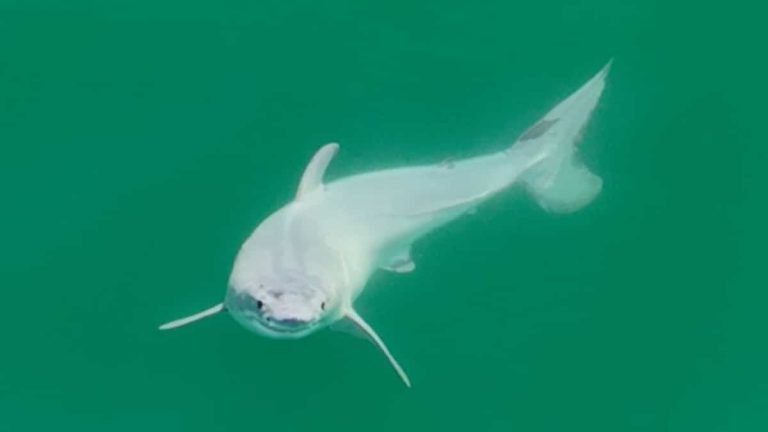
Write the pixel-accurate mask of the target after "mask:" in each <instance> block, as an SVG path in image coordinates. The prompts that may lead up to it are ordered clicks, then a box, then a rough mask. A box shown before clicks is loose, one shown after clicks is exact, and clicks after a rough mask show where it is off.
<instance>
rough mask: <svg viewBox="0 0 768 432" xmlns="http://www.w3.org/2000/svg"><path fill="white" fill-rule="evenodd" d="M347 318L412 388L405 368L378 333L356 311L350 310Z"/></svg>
mask: <svg viewBox="0 0 768 432" xmlns="http://www.w3.org/2000/svg"><path fill="white" fill-rule="evenodd" d="M345 316H346V317H347V318H349V320H350V321H352V322H353V323H354V324H355V325H356V326H357V327H358V328H359V329H360V330H362V331H363V332H364V333H365V334H366V335H368V337H369V338H370V339H371V341H372V342H373V343H374V344H376V346H378V347H379V349H380V350H381V352H383V353H384V355H385V356H386V357H387V360H389V364H391V365H392V367H393V368H395V371H396V372H397V374H398V375H400V379H402V380H403V383H405V385H406V387H409V388H410V387H411V380H409V379H408V375H406V374H405V371H404V370H403V368H402V367H400V364H399V363H398V362H397V360H395V357H394V356H392V354H391V353H390V352H389V349H387V346H386V345H385V344H384V341H383V340H381V338H380V337H379V335H378V334H376V331H375V330H374V329H373V327H371V326H370V325H368V323H367V322H365V320H364V319H363V318H362V317H361V316H360V315H358V314H357V312H355V310H354V309H349V310H348V311H347V313H346V314H345Z"/></svg>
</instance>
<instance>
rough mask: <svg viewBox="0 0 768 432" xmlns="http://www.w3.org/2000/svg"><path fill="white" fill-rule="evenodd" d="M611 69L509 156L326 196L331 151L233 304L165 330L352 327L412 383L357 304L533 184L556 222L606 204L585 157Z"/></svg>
mask: <svg viewBox="0 0 768 432" xmlns="http://www.w3.org/2000/svg"><path fill="white" fill-rule="evenodd" d="M609 66H610V64H609V65H607V66H606V67H605V68H603V69H602V70H601V71H600V72H599V73H598V74H597V75H595V76H594V77H593V78H592V79H591V80H590V81H589V82H587V83H586V84H585V85H584V86H582V87H581V88H580V89H579V90H578V91H576V92H575V93H574V94H573V95H571V96H570V97H569V98H567V99H566V100H564V101H563V102H561V103H560V104H558V105H557V106H556V107H555V108H554V109H552V110H551V111H550V112H549V113H548V114H547V115H546V116H544V117H543V118H542V119H541V120H540V121H539V122H537V123H536V124H534V125H533V126H532V127H531V128H529V129H528V131H526V132H525V133H524V134H523V135H522V136H521V137H520V138H519V139H518V140H517V141H516V142H515V144H514V145H513V146H511V147H510V148H508V149H506V150H503V151H500V152H498V153H493V154H490V155H486V156H481V157H475V158H471V159H465V160H461V161H455V162H448V163H440V164H436V165H430V166H420V167H406V168H397V169H389V170H384V171H376V172H370V173H364V174H360V175H355V176H351V177H346V178H343V179H340V180H337V181H334V182H331V183H328V184H323V183H322V177H323V173H324V172H325V169H326V168H327V166H328V164H329V163H330V161H331V159H332V158H333V156H334V155H335V154H336V152H337V151H338V145H337V144H328V145H326V146H324V147H322V148H321V149H320V150H319V151H318V152H317V153H316V154H315V156H314V157H313V159H312V160H311V161H310V163H309V165H308V166H307V168H306V170H305V172H304V175H303V177H302V179H301V182H300V185H299V190H298V192H297V196H296V199H295V200H294V201H292V202H290V203H288V204H287V205H285V206H284V207H283V208H281V209H280V210H278V211H277V212H275V213H274V214H272V215H271V216H269V217H268V218H267V219H266V220H264V221H263V222H262V223H261V224H260V225H259V226H258V227H257V228H256V230H255V231H254V232H253V234H251V236H250V237H249V238H248V239H247V240H246V242H245V243H244V244H243V246H242V248H241V249H240V253H239V254H238V256H237V258H236V260H235V264H234V268H233V270H232V274H231V276H230V279H229V287H228V290H227V294H226V298H225V300H224V303H223V304H219V305H216V306H214V307H212V308H210V309H208V310H206V311H203V312H200V313H198V314H196V315H193V316H191V317H187V318H183V319H181V320H176V321H173V322H171V323H168V324H165V325H163V326H161V329H169V328H175V327H179V326H182V325H185V324H187V323H189V322H192V321H196V320H198V319H201V318H204V317H206V316H209V315H213V314H215V313H217V312H220V311H222V310H227V311H228V312H229V313H230V314H231V315H232V316H233V317H234V318H235V320H237V321H238V322H239V323H240V324H242V325H243V326H244V327H245V328H247V329H249V330H251V331H254V332H256V333H259V334H261V335H264V336H268V337H273V338H300V337H303V336H306V335H308V334H310V333H312V332H315V331H317V330H319V329H321V328H323V327H326V326H328V325H329V324H331V323H333V322H336V321H338V320H340V319H345V318H346V319H349V320H351V321H352V322H353V323H355V324H356V325H357V326H358V327H359V328H360V329H361V330H363V331H364V332H365V333H366V334H368V336H369V337H370V338H371V339H372V340H373V341H374V343H376V344H377V345H378V346H379V347H380V348H381V349H382V351H383V352H384V354H385V355H386V356H387V358H388V359H389V361H390V363H391V364H392V365H393V367H394V368H395V370H396V371H397V372H398V374H399V375H400V377H401V378H402V379H403V381H404V382H405V383H406V385H410V381H409V380H408V377H407V376H406V374H405V372H404V371H403V370H402V368H401V367H400V365H399V364H398V363H397V361H396V360H395V359H394V357H393V356H392V355H391V354H390V353H389V350H388V349H387V347H386V346H385V345H384V343H383V341H382V340H381V338H379V336H378V335H377V334H376V332H375V331H374V330H373V329H372V328H371V327H370V326H369V325H368V324H367V323H366V322H365V321H364V320H363V319H362V318H361V317H360V316H359V315H358V314H357V313H356V312H355V310H354V308H353V304H354V301H355V299H356V298H357V297H358V296H359V295H360V294H361V293H362V291H363V289H364V287H365V286H366V283H367V281H368V279H369V278H370V276H371V275H372V273H373V272H375V271H376V270H377V269H386V270H390V271H395V272H400V273H405V272H408V271H411V270H413V268H414V264H413V262H412V261H411V259H410V253H409V252H410V248H411V245H412V244H413V243H414V242H415V241H416V240H418V239H419V238H420V237H422V236H423V235H425V234H427V233H429V232H431V231H433V230H434V229H436V228H438V227H440V226H442V225H444V224H446V223H448V222H450V221H452V220H454V219H456V218H457V217H459V216H461V215H463V214H465V213H467V212H468V211H470V210H472V209H474V208H475V207H476V206H478V205H479V204H480V203H482V202H483V201H484V200H486V199H488V198H489V197H491V196H493V195H494V194H495V193H497V192H499V191H501V190H504V189H506V188H508V187H509V186H510V185H512V184H513V183H516V182H518V181H519V182H521V183H523V184H524V185H525V186H526V187H527V189H528V190H529V192H531V194H532V195H533V196H534V198H536V199H537V201H538V202H539V203H540V204H541V205H542V207H544V208H545V209H547V210H549V211H554V212H571V211H575V210H577V209H579V208H581V207H583V206H584V205H586V204H588V203H589V202H590V201H592V199H594V197H595V196H596V195H597V194H598V193H599V191H600V188H601V186H602V181H601V180H600V178H599V177H597V176H595V175H594V174H592V173H591V172H589V171H588V170H587V168H586V167H585V166H583V165H582V164H581V163H580V162H578V160H577V159H576V157H575V154H576V144H577V142H578V140H579V138H580V135H581V133H582V131H583V129H584V127H585V126H586V123H587V121H588V120H589V117H590V114H591V112H592V110H593V109H594V107H595V105H596V104H597V101H598V99H599V98H600V95H601V93H602V90H603V87H604V81H605V77H606V75H607V73H608V69H609Z"/></svg>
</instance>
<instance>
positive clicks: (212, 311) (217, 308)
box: [159, 303, 224, 330]
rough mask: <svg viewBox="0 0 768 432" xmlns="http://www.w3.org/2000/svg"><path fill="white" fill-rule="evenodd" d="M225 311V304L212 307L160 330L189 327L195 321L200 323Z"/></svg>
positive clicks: (167, 324)
mask: <svg viewBox="0 0 768 432" xmlns="http://www.w3.org/2000/svg"><path fill="white" fill-rule="evenodd" d="M223 310H224V303H219V304H217V305H216V306H213V307H211V308H209V309H206V310H204V311H202V312H198V313H196V314H194V315H191V316H188V317H186V318H181V319H177V320H174V321H171V322H169V323H165V324H163V325H161V326H160V327H159V329H160V330H170V329H175V328H178V327H181V326H185V325H187V324H189V323H192V322H195V321H199V320H201V319H203V318H207V317H209V316H211V315H216V314H217V313H219V312H221V311H223Z"/></svg>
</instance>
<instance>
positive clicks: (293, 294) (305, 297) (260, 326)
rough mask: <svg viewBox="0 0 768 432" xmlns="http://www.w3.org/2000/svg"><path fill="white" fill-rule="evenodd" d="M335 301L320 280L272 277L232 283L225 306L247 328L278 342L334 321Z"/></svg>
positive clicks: (283, 275)
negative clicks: (243, 283) (244, 282)
mask: <svg viewBox="0 0 768 432" xmlns="http://www.w3.org/2000/svg"><path fill="white" fill-rule="evenodd" d="M336 303H337V302H336V301H335V298H334V297H333V296H332V295H331V291H330V290H328V289H327V288H326V287H325V286H323V284H322V283H321V282H320V281H319V279H316V278H311V277H307V276H304V275H300V274H296V273H284V274H278V275H275V274H272V275H270V276H269V277H264V278H260V280H259V281H258V282H256V283H253V282H251V283H248V284H247V285H245V286H239V284H238V283H237V282H235V281H231V282H230V286H229V289H228V291H227V296H226V299H225V301H224V304H225V306H226V308H227V310H228V311H229V313H230V314H231V315H232V317H233V318H234V319H235V320H236V321H237V322H239V323H240V324H241V325H242V326H244V327H245V328H246V329H248V330H251V331H254V332H256V333H258V334H261V335H264V336H269V337H273V338H279V339H295V338H300V337H303V336H306V335H308V334H310V333H312V332H314V331H316V330H318V329H320V328H322V327H324V326H325V325H327V324H329V323H330V322H331V321H333V318H334V316H335V311H336V309H338V308H337V307H336V306H337V305H336Z"/></svg>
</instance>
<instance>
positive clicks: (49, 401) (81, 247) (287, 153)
mask: <svg viewBox="0 0 768 432" xmlns="http://www.w3.org/2000/svg"><path fill="white" fill-rule="evenodd" d="M765 16H766V8H765V6H759V5H758V3H757V2H755V3H752V4H748V3H741V2H739V1H736V2H728V3H715V2H662V1H649V0H642V1H641V0H637V1H606V0H593V1H592V0H584V1H572V0H553V1H546V2H542V1H410V2H405V1H394V2H393V1H386V2H385V1H381V2H364V1H327V2H312V1H258V0H223V1H216V2H214V1H178V0H170V1H169V0H162V1H153V2H149V1H128V0H112V1H101V2H97V1H87V0H70V1H66V2H61V1H34V0H0V199H1V201H0V202H1V203H2V209H0V245H1V246H0V308H1V312H2V313H0V338H1V339H0V343H1V345H0V431H13V432H15V431H48V430H73V431H137V430H140V431H244V430H253V431H265V430H280V431H291V430H308V431H325V430H329V431H331V430H333V431H339V430H343V431H346V430H350V431H357V430H363V431H393V430H394V431H402V430H436V431H459V430H473V431H589V432H597V431H606V432H607V431H610V432H616V431H697V432H701V431H729V432H736V431H761V430H767V429H768V369H767V365H768V348H766V330H768V318H766V308H767V306H766V305H767V304H768V294H767V293H766V291H767V289H768V284H766V280H765V279H766V278H765V276H764V273H765V268H766V266H765V256H766V252H765V246H764V245H765V240H766V236H765V229H764V227H763V225H764V223H765V222H764V221H765V220H766V211H765V210H766V204H765V196H766V192H765V188H766V186H767V185H768V182H766V176H765V174H764V171H765V169H766V168H765V166H766V153H767V152H766V146H767V145H768V140H766V134H765V133H764V132H763V129H764V128H765V122H766V120H765V115H766V105H765V103H764V100H765V96H766V92H765V76H766V75H765V69H766V68H765V63H766V59H765V57H766V56H765V46H764V42H765V40H768V38H767V37H766V32H765V30H764V18H765ZM611 58H614V65H613V69H612V71H611V75H610V76H609V77H608V84H607V87H606V90H605V92H604V94H603V98H602V100H601V102H600V104H599V105H598V108H597V109H596V111H595V113H594V115H593V118H592V121H591V123H590V125H589V127H588V130H587V132H586V135H585V137H584V141H583V142H582V144H581V149H582V151H583V154H584V159H585V161H586V163H587V164H588V165H589V166H590V167H591V168H592V169H593V170H594V171H595V172H596V173H598V174H599V175H601V176H602V177H603V178H604V180H605V183H604V189H603V192H602V194H601V195H600V196H599V198H598V199H597V200H596V201H595V202H594V203H593V204H592V205H590V206H589V207H587V208H585V209H584V210H582V211H580V212H578V213H575V214H571V215H553V214H548V213H546V212H544V211H542V210H541V209H540V208H538V207H537V206H536V204H535V203H534V202H533V201H532V200H531V199H530V197H528V196H526V194H525V193H524V192H523V191H522V190H520V189H518V188H514V189H512V190H510V191H508V192H504V193H502V194H500V195H499V196H497V197H495V198H494V199H493V200H491V201H490V202H488V203H487V204H485V205H484V206H482V207H481V208H480V209H479V211H478V212H477V214H476V215H472V216H468V217H465V218H463V219H461V220H459V221H457V222H455V223H453V224H451V225H449V226H447V227H445V228H443V229H441V230H439V231H437V232H435V233H434V234H433V235H430V236H428V237H426V238H425V239H424V240H423V241H421V242H420V243H418V244H417V245H416V247H415V250H414V260H415V262H416V266H417V267H416V270H415V271H414V272H413V273H411V274H407V275H398V274H390V273H377V274H376V276H375V277H374V278H373V279H372V280H371V281H370V284H369V286H368V287H367V288H366V290H365V292H364V294H363V296H362V297H361V298H360V299H359V300H358V302H357V305H358V309H359V311H360V312H361V314H362V315H363V316H365V317H366V319H367V320H368V321H369V322H370V323H371V325H373V326H374V327H375V328H376V329H377V330H378V332H379V333H380V334H381V336H382V337H383V338H384V340H386V341H387V343H388V345H389V347H390V349H391V350H392V351H393V353H394V355H395V356H396V357H397V358H398V360H399V361H400V362H401V363H402V365H403V367H404V368H405V369H406V371H407V372H408V373H409V375H410V377H411V379H412V381H413V388H412V389H407V388H406V387H405V386H403V384H402V383H401V382H400V380H399V379H398V377H397V376H396V374H395V373H394V372H393V370H392V369H391V368H390V366H389V365H388V364H387V362H386V360H385V358H384V357H383V356H382V354H381V353H380V352H379V351H378V350H377V349H376V348H375V347H374V345H373V344H371V343H369V342H368V341H365V340H362V339H359V338H355V337H352V336H350V335H348V334H345V333H340V332H334V331H331V330H324V331H321V332H319V333H317V334H314V335H312V336H310V337H308V338H306V339H303V340H299V341H276V340H270V339H266V338H263V337H259V336H257V335H254V334H251V333H249V332H247V331H246V330H244V329H242V328H241V327H240V326H239V325H237V324H236V323H235V322H234V321H233V320H232V319H231V318H230V317H229V316H227V315H224V314H222V315H220V316H216V317H214V318H210V319H208V320H205V321H202V322H200V323H196V324H195V325H193V326H189V327H186V328H183V329H179V330H176V331H174V332H159V331H157V326H158V325H159V324H161V323H163V322H166V321H168V320H171V319H175V318H178V317H181V316H185V315H187V314H190V313H194V312H197V311H199V310H202V309H204V308H206V307H208V306H210V305H212V304H215V303H217V302H219V301H220V300H221V299H222V297H223V295H224V292H225V289H226V282H227V278H228V275H229V271H230V269H231V265H232V261H233V259H234V257H235V254H236V253H237V250H238V248H239V246H240V244H241V243H242V242H243V240H244V239H245V238H246V237H247V236H248V234H249V233H250V232H251V231H252V230H253V229H254V228H255V226H256V225H257V224H258V223H259V221H261V220H262V219H263V218H265V217H266V216H267V215H269V214H270V213H271V212H273V211H275V210H276V209H278V208H279V207H280V206H281V205H283V204H285V203H286V202H287V201H288V200H290V199H291V198H292V196H293V194H294V192H295V188H296V186H297V184H298V180H299V177H300V175H301V172H302V170H303V168H304V166H305V164H306V162H307V161H308V160H309V158H310V157H311V155H312V154H313V152H314V151H315V150H316V149H317V148H319V147H320V146H321V145H322V144H324V143H326V142H330V141H338V142H339V143H340V144H341V152H340V153H339V155H338V157H337V158H336V160H335V161H334V162H333V163H332V165H331V166H330V168H329V172H328V174H329V177H330V178H339V177H343V176H345V175H350V174H354V173H358V172H363V171H367V170H372V169H381V168H386V167H394V166H402V165H409V164H421V163H433V162H439V161H442V160H446V159H448V158H451V157H466V156H471V155H477V154H482V153H486V152H491V151H497V150H499V149H501V148H504V147H506V146H508V145H509V144H511V143H512V142H513V141H514V140H515V138H516V137H517V136H519V134H520V133H522V132H523V131H524V130H525V129H526V128H527V127H528V126H530V125H531V124H533V123H534V122H535V121H536V120H537V119H538V118H540V117H541V116H542V115H543V114H545V113H546V112H547V110H549V109H550V108H551V107H552V106H554V104H555V103H556V102H558V101H559V100H561V99H563V98H565V97H566V96H567V95H569V94H570V93H571V92H572V91H574V90H575V89H576V88H578V87H579V86H580V85H581V84H583V83H584V82H585V81H586V80H587V79H588V78H589V77H591V76H592V75H593V74H594V73H595V72H597V71H598V70H599V69H600V68H601V67H602V66H603V65H604V64H605V63H606V62H607V61H608V60H609V59H611Z"/></svg>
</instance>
